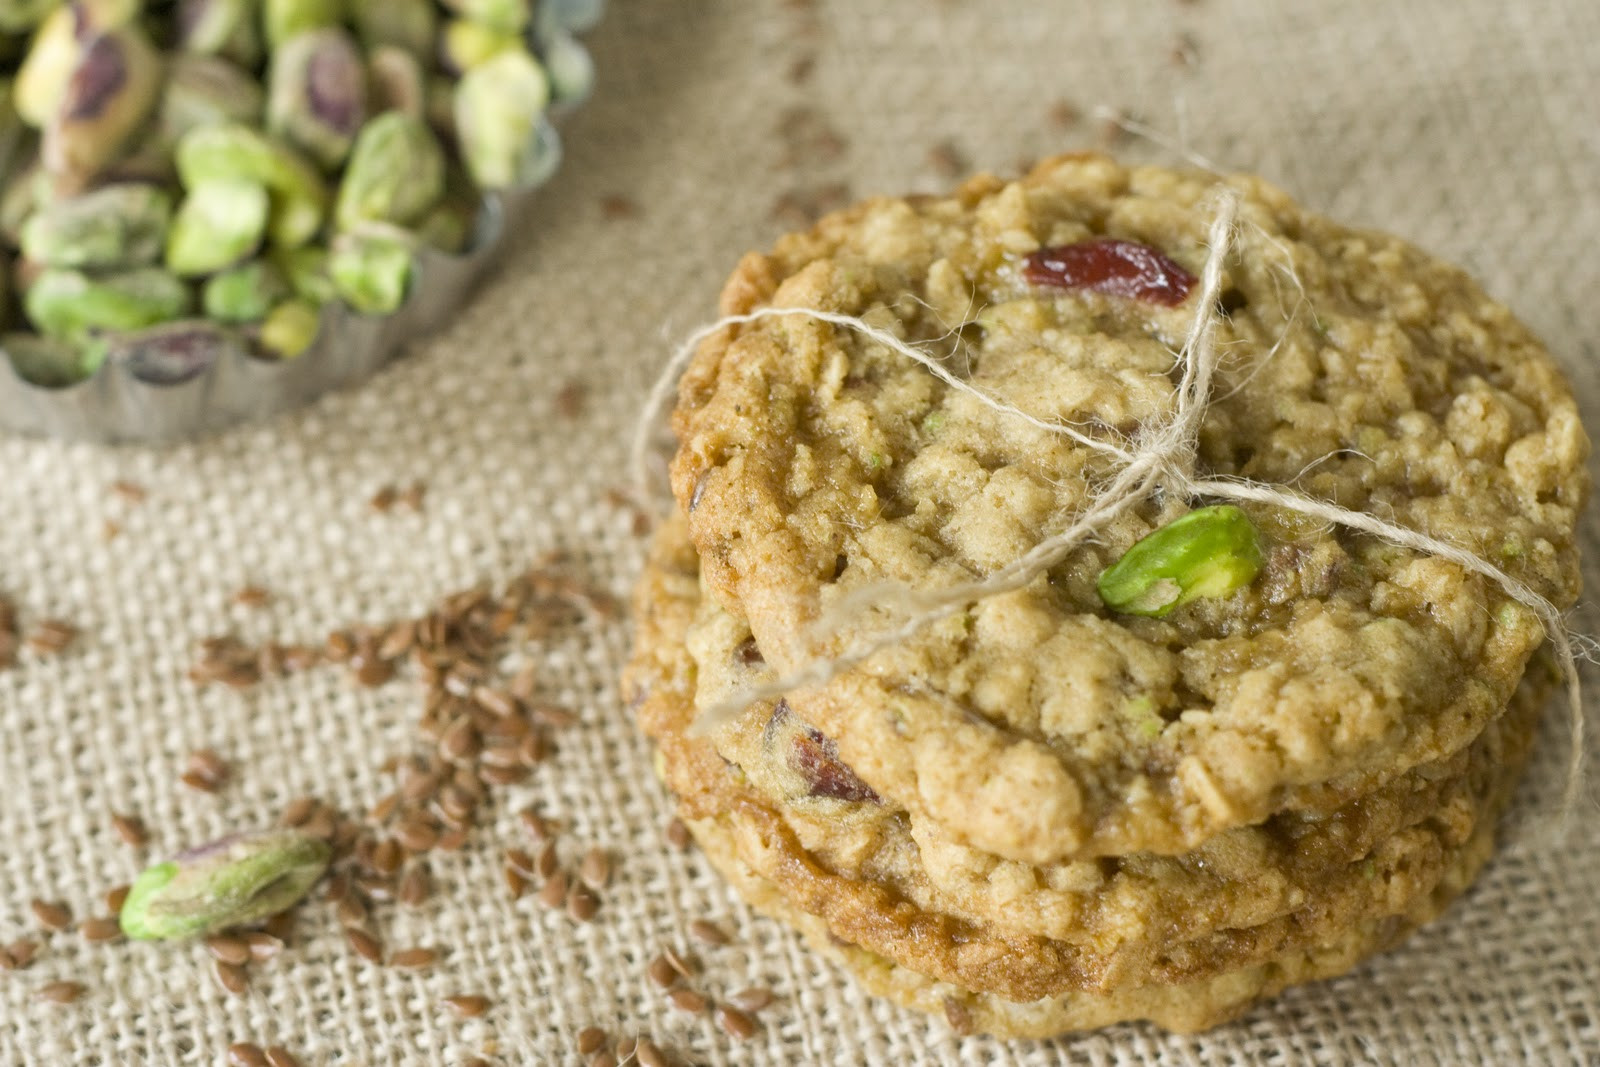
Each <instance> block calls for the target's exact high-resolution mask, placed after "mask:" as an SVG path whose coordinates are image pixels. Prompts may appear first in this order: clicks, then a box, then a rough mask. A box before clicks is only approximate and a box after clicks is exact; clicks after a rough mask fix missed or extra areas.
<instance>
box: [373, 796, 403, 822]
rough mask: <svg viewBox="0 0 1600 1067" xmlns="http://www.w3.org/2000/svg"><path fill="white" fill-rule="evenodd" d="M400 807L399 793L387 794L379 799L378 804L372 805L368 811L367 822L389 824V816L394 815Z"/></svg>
mask: <svg viewBox="0 0 1600 1067" xmlns="http://www.w3.org/2000/svg"><path fill="white" fill-rule="evenodd" d="M399 806H400V794H399V793H385V794H384V795H383V796H382V797H380V798H379V800H378V802H377V803H376V804H374V805H372V807H371V808H369V809H368V810H367V821H368V822H377V823H382V822H388V821H389V816H391V815H393V814H394V812H395V809H396V808H398V807H399Z"/></svg>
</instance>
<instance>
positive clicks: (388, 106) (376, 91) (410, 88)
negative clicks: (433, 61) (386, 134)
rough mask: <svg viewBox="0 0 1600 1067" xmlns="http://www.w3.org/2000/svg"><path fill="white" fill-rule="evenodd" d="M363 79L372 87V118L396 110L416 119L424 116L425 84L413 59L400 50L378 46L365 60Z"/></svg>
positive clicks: (425, 114) (415, 58) (422, 75)
mask: <svg viewBox="0 0 1600 1067" xmlns="http://www.w3.org/2000/svg"><path fill="white" fill-rule="evenodd" d="M367 80H368V82H369V83H370V84H371V86H372V100H371V110H372V113H373V114H374V115H377V114H381V113H383V112H385V111H400V112H403V113H405V114H407V115H412V116H414V117H416V118H426V117H427V113H428V82H427V75H426V74H425V73H424V72H423V70H422V64H421V63H420V62H418V61H417V57H416V56H414V55H412V54H411V53H410V52H408V51H406V50H405V49H404V48H396V47H395V46H394V45H387V44H383V45H379V46H378V47H376V48H374V49H372V50H371V53H370V55H369V56H368V58H367Z"/></svg>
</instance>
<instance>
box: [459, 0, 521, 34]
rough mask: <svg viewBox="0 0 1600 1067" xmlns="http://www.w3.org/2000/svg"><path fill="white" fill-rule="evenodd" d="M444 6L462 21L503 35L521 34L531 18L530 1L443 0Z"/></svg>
mask: <svg viewBox="0 0 1600 1067" xmlns="http://www.w3.org/2000/svg"><path fill="white" fill-rule="evenodd" d="M444 6H445V7H446V8H448V9H449V10H451V11H453V12H455V13H456V14H457V15H460V16H461V17H462V18H464V19H471V20H472V21H473V22H481V23H483V24H484V25H485V26H492V27H493V28H495V29H497V30H500V31H502V32H504V33H521V32H522V31H524V30H526V29H527V28H528V22H529V20H530V19H531V18H532V17H533V4H532V3H531V0H444Z"/></svg>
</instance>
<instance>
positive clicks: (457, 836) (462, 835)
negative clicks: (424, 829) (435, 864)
mask: <svg viewBox="0 0 1600 1067" xmlns="http://www.w3.org/2000/svg"><path fill="white" fill-rule="evenodd" d="M466 843H467V832H466V831H465V830H460V829H454V828H452V829H449V830H446V831H445V832H444V833H442V834H440V835H439V843H438V844H437V845H435V846H434V851H435V852H459V851H460V850H461V846H462V845H464V844H466Z"/></svg>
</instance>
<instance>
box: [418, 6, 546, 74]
mask: <svg viewBox="0 0 1600 1067" xmlns="http://www.w3.org/2000/svg"><path fill="white" fill-rule="evenodd" d="M526 47H527V46H526V45H524V44H523V42H522V38H521V36H519V35H518V34H516V33H514V32H510V33H508V32H506V31H504V30H497V29H495V28H494V27H493V26H486V25H484V24H483V23H481V22H472V21H469V20H467V19H452V20H451V21H450V22H449V23H448V24H447V25H446V26H445V28H444V36H443V38H442V39H441V40H440V42H439V61H440V62H441V63H442V64H443V65H444V68H445V70H447V71H449V72H450V73H452V74H461V73H464V72H466V71H469V70H471V69H472V68H473V67H476V66H480V65H482V64H483V63H486V62H487V61H489V60H491V59H493V58H494V57H495V56H497V55H500V54H501V53H502V52H516V51H521V50H523V49H525V48H526Z"/></svg>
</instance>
